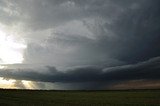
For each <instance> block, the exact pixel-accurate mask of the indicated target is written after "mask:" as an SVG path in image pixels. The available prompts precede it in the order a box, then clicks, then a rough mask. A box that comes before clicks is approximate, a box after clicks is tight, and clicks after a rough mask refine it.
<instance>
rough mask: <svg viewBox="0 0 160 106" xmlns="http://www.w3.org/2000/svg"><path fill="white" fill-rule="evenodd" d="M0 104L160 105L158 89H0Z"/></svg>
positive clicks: (18, 105)
mask: <svg viewBox="0 0 160 106" xmlns="http://www.w3.org/2000/svg"><path fill="white" fill-rule="evenodd" d="M0 106H160V90H128V91H38V90H36V91H33V90H0Z"/></svg>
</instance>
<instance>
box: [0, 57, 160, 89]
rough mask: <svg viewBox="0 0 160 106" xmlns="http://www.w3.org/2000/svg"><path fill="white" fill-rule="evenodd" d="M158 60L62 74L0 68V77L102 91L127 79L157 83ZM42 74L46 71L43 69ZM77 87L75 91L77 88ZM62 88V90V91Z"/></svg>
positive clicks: (58, 72) (159, 64) (48, 67)
mask: <svg viewBox="0 0 160 106" xmlns="http://www.w3.org/2000/svg"><path fill="white" fill-rule="evenodd" d="M159 66H160V57H156V58H152V59H150V60H147V61H144V62H140V63H137V64H131V65H122V66H116V67H108V68H102V67H98V66H92V67H91V66H86V67H74V68H73V67H72V68H68V69H67V70H65V71H60V70H57V69H56V68H55V67H50V66H47V67H46V68H47V70H46V72H43V71H42V72H38V71H37V70H35V69H33V70H32V69H15V70H13V69H6V70H5V69H1V71H0V75H1V77H4V78H13V79H17V80H31V81H42V82H52V83H62V85H63V84H69V85H70V86H69V85H67V86H68V87H71V88H73V89H74V86H71V85H74V84H75V85H77V87H78V88H79V89H83V88H84V89H85V88H86V89H89V88H90V89H91V88H94V89H96V86H97V85H98V88H97V89H100V88H101V89H102V88H103V87H104V86H105V87H107V86H109V85H110V84H113V83H117V82H122V81H129V80H145V79H147V80H159V76H160V71H159V69H160V67H159ZM44 71H45V70H44ZM78 88H76V89H78ZM64 89H65V88H64Z"/></svg>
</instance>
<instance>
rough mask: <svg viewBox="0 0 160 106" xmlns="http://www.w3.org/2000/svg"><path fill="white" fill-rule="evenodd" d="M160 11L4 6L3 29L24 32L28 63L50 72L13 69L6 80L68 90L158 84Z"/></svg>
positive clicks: (139, 3) (68, 0)
mask: <svg viewBox="0 0 160 106" xmlns="http://www.w3.org/2000/svg"><path fill="white" fill-rule="evenodd" d="M159 5H160V1H159V0H154V1H153V0H130V1H128V0H84V1H80V0H45V1H44V0H38V1H35V0H16V1H12V0H7V1H6V0H1V1H0V12H1V14H0V25H1V24H3V25H5V26H8V27H9V28H10V27H12V26H13V27H14V28H15V29H20V30H21V31H20V32H21V33H19V36H20V37H21V38H23V39H24V41H25V43H26V45H27V48H26V49H25V50H24V54H23V57H24V61H23V63H24V64H31V66H34V65H36V64H38V65H39V64H42V65H44V66H49V67H43V69H40V68H38V69H37V68H33V67H30V66H27V68H24V67H23V68H18V66H17V67H16V68H14V69H13V67H14V66H13V67H11V66H9V65H8V68H6V69H5V70H4V69H0V70H1V72H0V73H1V77H8V78H14V79H19V80H32V81H42V82H54V83H63V84H64V83H65V86H66V87H68V89H69V88H70V86H73V85H74V84H75V85H77V86H78V87H77V89H78V88H90V87H92V88H95V87H96V86H102V85H104V86H105V85H107V84H110V83H111V82H118V81H124V80H138V79H159V78H158V75H159V71H158V70H159V66H158V65H159V55H160V43H159V39H160V35H159V34H160V21H159V19H160V15H159V12H160V7H159ZM8 27H7V28H8ZM9 28H8V29H9ZM11 29H12V28H11ZM22 29H23V30H22ZM18 31H19V30H18ZM154 57H157V58H154ZM149 59H151V60H149ZM0 61H1V60H0ZM143 61H144V62H143ZM127 64H131V65H127ZM50 66H54V67H50ZM76 66H79V67H76ZM55 67H56V68H57V69H56V68H55ZM67 67H71V68H70V69H68V68H67ZM63 84H62V85H61V84H60V85H61V86H63Z"/></svg>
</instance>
